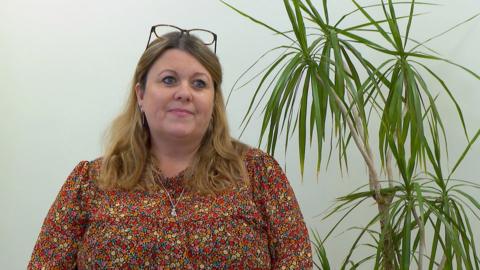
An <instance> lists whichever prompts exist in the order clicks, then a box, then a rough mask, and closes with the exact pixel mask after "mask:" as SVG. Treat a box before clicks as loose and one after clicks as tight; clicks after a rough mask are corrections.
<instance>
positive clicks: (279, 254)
mask: <svg viewBox="0 0 480 270" xmlns="http://www.w3.org/2000/svg"><path fill="white" fill-rule="evenodd" d="M100 163H101V160H100V159H97V160H95V161H92V162H87V161H82V162H80V163H79V164H78V165H77V166H76V167H75V169H74V170H73V172H72V173H71V174H70V176H69V177H68V179H67V181H66V182H65V184H64V185H63V187H62V189H61V191H60V193H59V194H58V196H57V198H56V200H55V202H54V203H53V205H52V207H51V208H50V211H49V212H48V215H47V217H46V219H45V221H44V224H43V226H42V229H41V232H40V235H39V238H38V240H37V243H36V245H35V248H34V250H33V254H32V257H31V260H30V263H29V265H28V269H72V268H75V267H77V268H78V269H309V268H312V256H311V247H310V242H309V239H308V231H307V229H306V226H305V223H304V221H303V217H302V214H301V212H300V209H299V206H298V203H297V201H296V199H295V195H294V193H293V190H292V188H291V187H290V185H289V183H288V180H287V179H286V177H285V174H284V173H283V172H282V170H281V168H280V166H279V165H278V163H277V162H276V161H275V160H274V159H273V158H272V157H271V156H269V155H267V154H265V153H263V152H262V151H260V150H257V149H251V150H249V151H248V152H247V154H246V156H245V164H246V166H247V169H248V173H249V176H250V183H249V184H248V185H245V186H243V187H239V188H236V189H235V190H231V191H227V192H223V193H221V194H217V195H209V196H200V195H198V194H195V193H191V192H185V193H184V195H183V197H182V199H181V200H180V201H179V202H178V204H177V206H176V208H177V214H178V215H177V216H176V217H173V216H171V215H170V210H171V204H170V202H169V200H168V198H167V194H166V193H165V192H157V193H148V192H139V191H135V192H126V191H102V190H100V189H98V188H97V187H96V185H95V178H96V177H97V176H98V173H99V168H100ZM182 177H183V176H182V175H179V176H177V177H173V178H168V179H166V180H167V181H165V182H164V185H165V187H166V189H167V190H168V192H169V193H170V195H171V196H172V197H173V198H175V200H176V199H177V198H178V196H180V193H181V192H182V189H183V187H182V184H181V183H182Z"/></svg>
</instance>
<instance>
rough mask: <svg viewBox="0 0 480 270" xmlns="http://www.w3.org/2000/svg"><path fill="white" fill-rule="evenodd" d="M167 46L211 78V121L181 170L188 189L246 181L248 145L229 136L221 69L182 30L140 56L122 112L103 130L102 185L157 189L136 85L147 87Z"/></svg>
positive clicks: (214, 189) (205, 190) (204, 190)
mask: <svg viewBox="0 0 480 270" xmlns="http://www.w3.org/2000/svg"><path fill="white" fill-rule="evenodd" d="M169 49H180V50H182V51H185V52H187V53H189V54H190V55H192V56H193V57H194V58H195V59H197V60H198V61H199V62H200V63H201V64H202V65H203V66H204V67H205V68H206V69H207V71H208V72H209V73H210V76H211V77H212V80H213V82H214V92H215V93H214V102H213V113H212V122H211V124H210V126H209V128H208V129H207V131H206V133H205V134H204V137H203V139H202V141H201V145H200V147H199V149H198V150H197V153H196V154H195V157H194V159H193V161H192V164H191V165H190V167H189V168H188V169H187V171H186V174H185V176H186V177H185V179H186V181H185V185H186V188H187V189H189V190H191V191H195V192H199V193H201V194H215V193H219V192H222V191H225V190H227V189H230V188H233V187H235V186H238V185H240V184H242V183H244V182H245V181H247V178H248V177H247V173H246V168H245V165H244V163H243V160H242V156H243V154H244V152H245V150H246V149H247V148H248V147H247V146H246V145H244V144H242V143H240V142H239V141H236V140H234V139H232V138H231V137H230V134H229V130H228V124H227V118H226V110H225V103H224V99H223V95H222V91H221V88H220V86H221V83H222V69H221V65H220V62H219V60H218V58H217V56H216V55H215V54H214V53H213V52H212V51H211V50H210V49H209V48H208V47H207V46H205V45H204V44H203V43H202V42H201V41H200V40H199V39H198V38H196V37H195V36H192V35H186V34H183V35H182V34H181V33H180V32H178V33H177V32H172V33H168V34H166V35H164V36H162V37H160V38H158V39H156V40H155V41H153V42H152V43H151V44H150V45H149V47H148V48H147V49H146V50H145V52H144V53H143V54H142V56H141V57H140V59H139V61H138V64H137V67H136V70H135V73H134V76H133V80H132V85H131V88H130V94H129V98H128V100H127V102H126V104H125V107H124V109H123V111H122V112H121V113H120V115H118V116H117V117H116V119H115V120H114V121H113V123H112V125H111V127H110V128H109V129H108V131H107V136H106V143H105V153H104V155H103V158H102V166H101V170H100V175H99V178H98V183H99V187H100V188H102V189H112V188H120V189H123V190H145V191H155V190H158V189H160V187H158V185H157V184H156V182H155V181H154V179H153V178H154V174H155V168H156V166H155V162H156V159H155V158H154V157H153V154H152V152H151V149H150V148H151V142H150V132H149V129H148V126H145V125H143V124H142V113H141V112H140V110H139V108H138V101H137V96H136V94H135V85H136V84H137V83H139V84H140V86H141V87H142V89H145V85H146V81H147V74H148V71H149V70H150V68H151V67H152V66H153V64H154V63H155V61H156V60H157V59H158V58H159V57H160V56H162V54H163V53H164V52H165V51H167V50H169Z"/></svg>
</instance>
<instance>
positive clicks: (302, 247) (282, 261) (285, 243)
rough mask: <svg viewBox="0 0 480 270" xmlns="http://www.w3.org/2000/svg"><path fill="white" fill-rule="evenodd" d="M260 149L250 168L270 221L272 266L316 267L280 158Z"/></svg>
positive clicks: (258, 201) (256, 193)
mask: <svg viewBox="0 0 480 270" xmlns="http://www.w3.org/2000/svg"><path fill="white" fill-rule="evenodd" d="M256 152H257V153H256V154H255V155H256V156H255V157H254V160H255V162H253V164H254V165H253V166H254V168H250V169H249V171H250V174H251V179H254V183H253V184H252V185H253V187H254V199H255V201H256V204H257V206H258V207H259V208H260V211H261V212H262V214H263V215H264V219H265V220H266V222H267V232H268V237H269V248H270V254H271V257H272V269H312V268H313V262H312V251H311V246H310V240H309V237H308V230H307V227H306V225H305V222H304V220H303V216H302V213H301V212H300V207H299V205H298V202H297V200H296V198H295V194H294V192H293V189H292V187H291V186H290V184H289V182H288V180H287V177H286V176H285V174H284V172H283V171H282V169H281V168H280V165H278V163H277V161H276V160H275V159H273V158H272V157H271V156H270V155H268V154H266V153H263V152H261V151H259V150H256ZM252 174H253V175H252Z"/></svg>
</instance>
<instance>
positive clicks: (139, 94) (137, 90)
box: [135, 83, 145, 107]
mask: <svg viewBox="0 0 480 270" xmlns="http://www.w3.org/2000/svg"><path fill="white" fill-rule="evenodd" d="M135 94H136V95H137V102H138V106H140V107H142V105H143V95H144V94H145V90H144V89H143V88H142V86H141V85H140V83H137V84H135Z"/></svg>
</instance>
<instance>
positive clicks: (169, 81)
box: [162, 76, 177, 85]
mask: <svg viewBox="0 0 480 270" xmlns="http://www.w3.org/2000/svg"><path fill="white" fill-rule="evenodd" d="M176 81H177V80H176V79H175V77H173V76H166V77H164V78H163V79H162V82H163V83H164V84H167V85H172V84H174V83H175V82H176Z"/></svg>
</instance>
